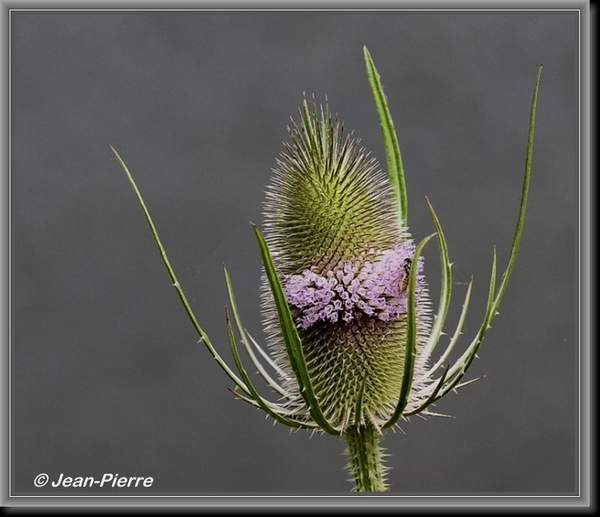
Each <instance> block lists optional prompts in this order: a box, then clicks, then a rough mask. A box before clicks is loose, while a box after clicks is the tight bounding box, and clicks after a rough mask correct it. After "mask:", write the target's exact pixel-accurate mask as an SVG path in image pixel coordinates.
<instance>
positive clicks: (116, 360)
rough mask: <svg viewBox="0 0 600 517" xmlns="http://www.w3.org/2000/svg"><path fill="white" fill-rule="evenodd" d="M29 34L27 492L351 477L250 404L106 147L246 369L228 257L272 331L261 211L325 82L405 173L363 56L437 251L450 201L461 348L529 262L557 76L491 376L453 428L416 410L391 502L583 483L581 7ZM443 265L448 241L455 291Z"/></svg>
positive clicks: (16, 176)
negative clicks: (210, 348) (534, 103)
mask: <svg viewBox="0 0 600 517" xmlns="http://www.w3.org/2000/svg"><path fill="white" fill-rule="evenodd" d="M12 38H13V39H12V45H13V46H12V77H11V81H12V110H13V111H12V152H13V154H12V175H11V181H12V185H11V194H12V260H13V262H12V266H13V268H12V282H13V283H12V324H13V327H12V328H13V335H12V403H13V405H12V411H13V413H12V416H13V419H12V426H13V427H12V430H13V434H12V451H13V457H12V459H13V467H14V468H13V482H14V485H13V488H14V489H15V490H16V491H17V492H18V493H23V494H24V493H34V494H41V493H49V494H52V495H57V494H59V493H65V494H69V495H73V493H74V492H73V490H67V489H65V490H63V491H59V490H58V489H49V490H47V491H45V492H44V491H36V490H35V488H34V486H33V479H34V477H35V476H36V475H37V474H39V473H42V472H45V473H47V474H48V475H49V476H50V478H51V479H56V477H58V475H59V474H60V473H64V474H65V475H67V476H97V477H99V476H101V475H102V474H103V473H106V472H109V473H119V474H121V475H128V476H134V475H135V476H153V477H154V479H155V481H154V485H153V488H152V490H150V491H148V490H146V491H142V492H143V493H145V494H148V493H159V492H160V493H170V494H178V493H203V492H292V493H300V492H304V493H307V492H318V493H322V492H341V493H344V492H346V491H347V490H349V489H350V487H351V485H350V484H349V483H348V481H347V478H348V472H347V471H345V470H344V467H345V464H346V459H345V457H344V454H343V453H344V444H343V443H342V442H341V441H339V440H336V439H335V438H333V437H330V436H320V435H314V436H311V435H310V433H308V432H297V433H293V434H290V432H289V430H288V429H287V428H284V427H283V426H281V425H273V424H272V422H271V421H269V420H266V419H265V417H264V415H263V414H262V413H261V412H258V411H256V410H254V409H252V408H251V407H250V406H247V405H246V404H244V403H243V402H240V401H237V400H235V399H234V397H233V396H232V395H231V393H229V392H228V391H227V389H226V388H227V387H231V386H232V383H231V382H230V381H228V379H227V378H226V377H225V375H224V374H223V373H222V372H221V370H220V369H219V368H218V367H217V365H216V364H215V362H214V361H213V360H212V359H211V358H210V357H209V354H208V353H207V351H206V350H205V349H204V348H203V347H202V346H201V345H197V344H196V341H197V336H196V335H195V333H194V330H193V328H192V326H191V325H190V323H189V320H188V319H187V316H186V314H185V313H184V311H183V308H182V307H181V305H180V303H179V301H178V298H177V296H176V294H175V292H174V290H173V288H172V287H171V285H170V282H169V279H168V277H167V274H166V272H165V270H164V267H163V265H162V263H161V261H160V258H159V255H158V253H157V251H156V249H155V247H154V243H153V241H152V239H151V236H150V233H149V231H148V228H147V226H146V223H145V221H144V219H143V216H142V213H141V211H140V208H139V206H138V204H137V202H136V200H135V198H134V196H133V193H132V191H131V189H130V187H129V185H128V183H127V181H126V179H125V177H124V175H123V173H122V172H121V170H120V168H119V166H118V164H117V163H116V161H115V160H114V158H113V157H112V155H111V152H110V150H109V148H108V145H109V144H112V145H113V146H114V147H115V148H116V149H117V150H118V151H119V152H120V153H121V155H122V156H123V158H124V159H125V161H126V162H127V164H128V165H129V167H130V169H131V171H132V172H133V173H134V175H135V177H136V179H137V181H138V184H139V187H140V189H141V190H142V192H143V194H144V196H145V198H146V202H147V205H148V206H149V208H150V210H151V212H152V214H153V216H154V218H155V222H156V224H157V226H158V229H159V231H160V233H161V235H162V237H163V240H164V244H165V245H166V247H167V250H168V252H169V254H170V258H171V260H172V263H173V265H174V267H175V269H176V271H177V273H178V274H179V279H180V281H181V283H182V285H183V286H184V288H185V290H186V292H187V293H188V295H189V297H190V301H191V303H192V305H193V308H194V309H195V311H196V313H197V315H198V317H199V319H200V322H201V323H202V325H203V326H204V327H205V330H206V331H207V332H208V334H209V335H210V336H211V338H212V340H213V342H214V343H215V345H216V346H217V348H218V349H219V350H220V351H222V352H223V354H224V355H225V356H226V357H227V358H228V359H229V358H230V355H229V352H228V345H227V339H226V332H225V322H224V307H225V305H226V303H227V301H226V292H225V286H224V281H223V277H222V270H221V264H222V263H223V262H224V263H225V264H226V265H227V267H228V270H229V272H230V274H231V276H232V280H233V282H234V287H235V289H236V294H237V297H238V303H239V305H240V307H241V310H242V315H243V318H244V322H245V325H246V326H247V327H248V328H249V330H250V332H251V333H252V334H253V335H254V336H256V337H257V338H260V339H261V340H262V338H263V335H262V331H261V318H260V307H259V285H260V270H261V263H260V258H259V254H258V249H257V246H256V243H255V240H254V235H253V232H252V229H251V226H250V224H249V222H250V221H252V222H255V223H259V224H260V223H261V222H262V215H261V210H262V206H261V205H262V202H263V199H264V190H265V186H266V185H267V184H268V182H269V180H270V176H271V168H272V167H274V166H275V159H276V157H277V155H278V154H279V153H280V152H281V150H282V142H283V141H285V140H286V139H287V130H286V126H287V124H288V122H289V117H290V116H296V115H297V107H298V106H299V104H300V103H301V100H302V92H303V91H306V92H307V93H308V94H312V93H314V94H315V95H316V97H317V99H319V100H323V99H324V96H325V95H327V96H328V99H329V103H330V107H331V109H332V111H334V112H336V113H338V114H339V117H340V118H341V119H342V120H343V121H344V124H345V127H346V128H347V129H349V130H354V131H355V134H356V136H358V137H360V138H361V139H362V143H363V144H364V145H365V146H366V147H367V148H368V149H369V150H371V151H372V153H373V154H374V155H375V156H377V157H378V159H379V160H380V162H384V161H385V160H384V155H383V149H382V144H381V137H380V133H379V126H378V121H377V117H376V113H375V110H374V106H373V101H372V98H371V94H370V91H369V89H368V83H367V80H366V75H365V70H364V62H363V56H362V44H363V43H364V44H367V46H368V47H369V49H370V51H371V53H372V56H373V58H374V60H375V63H376V66H377V67H378V69H379V72H380V73H381V76H382V82H383V84H384V86H385V89H386V93H387V95H388V98H389V101H390V107H391V110H392V115H393V117H394V121H395V125H396V128H397V131H398V135H399V139H400V142H401V149H402V152H403V159H404V165H405V169H406V174H407V184H408V189H409V201H410V205H409V217H410V220H409V222H410V226H411V231H412V233H413V235H414V236H415V238H416V239H419V240H420V239H421V238H423V237H424V236H426V235H428V234H430V233H431V232H432V231H433V225H432V223H431V220H430V218H429V215H428V212H427V209H426V204H425V196H427V197H428V198H429V199H430V200H431V202H432V203H433V205H434V207H435V208H436V211H437V213H438V215H439V217H440V219H441V221H442V225H443V228H444V230H445V233H446V237H447V239H448V242H449V246H450V254H451V259H452V261H453V263H454V269H453V271H454V275H455V277H454V298H453V307H454V309H453V312H452V313H451V315H450V318H449V322H450V325H449V326H448V332H450V331H452V330H453V328H454V324H455V321H456V317H457V311H458V309H459V308H460V306H461V304H462V297H463V296H464V292H465V284H466V283H467V282H468V281H469V279H470V278H471V275H473V277H474V280H475V289H474V296H473V301H472V307H471V310H470V317H469V319H468V320H467V324H466V327H465V335H464V340H463V345H466V344H467V343H469V342H470V340H471V338H472V336H473V335H474V333H475V332H476V330H477V328H478V324H479V322H480V320H481V317H482V314H483V305H482V302H483V301H484V299H485V296H486V289H487V282H488V279H489V271H490V266H491V259H492V250H493V246H494V245H496V246H497V247H498V251H499V261H500V267H502V268H503V267H504V266H505V264H506V259H507V253H508V250H509V248H510V243H511V239H512V233H513V229H514V224H515V221H516V215H517V209H518V202H519V196H520V189H521V180H522V171H523V163H524V154H525V144H526V136H527V124H528V116H529V107H530V102H531V93H532V89H533V83H534V79H535V74H536V72H537V68H538V66H539V65H540V63H542V64H543V65H544V71H543V76H542V82H541V89H540V97H539V105H538V119H537V121H538V125H537V133H536V142H535V153H534V161H533V178H532V184H531V196H530V204H529V209H528V214H527V220H526V224H525V232H524V235H523V243H522V246H521V250H520V253H519V257H518V261H517V266H516V269H515V271H514V275H513V278H512V282H511V285H510V286H509V290H508V294H507V295H506V297H505V299H504V302H503V305H502V307H501V310H500V315H499V317H498V318H497V319H496V320H495V321H494V324H493V328H492V330H491V331H490V333H489V334H488V336H487V337H486V339H485V341H484V343H483V346H482V348H481V351H480V353H479V359H478V360H477V361H476V362H475V364H474V366H473V368H472V370H471V371H470V372H469V376H468V378H473V377H477V376H480V375H485V379H483V380H482V381H480V382H478V383H476V384H475V385H472V386H469V387H467V388H465V389H463V390H461V391H460V392H459V393H458V394H450V395H448V396H447V397H446V398H444V399H443V400H442V401H441V402H440V403H438V404H437V405H436V408H435V409H436V410H437V411H439V412H441V413H444V414H447V415H451V416H452V417H453V418H451V419H449V418H429V419H427V420H423V419H420V418H413V419H411V420H410V421H409V422H404V423H402V426H401V427H402V432H396V433H388V434H387V435H386V438H385V440H384V442H383V444H384V446H385V447H386V449H387V451H388V453H389V454H390V455H391V457H390V459H389V463H388V464H389V466H390V467H392V469H391V471H390V475H389V480H390V483H391V486H392V489H393V490H394V491H398V492H404V493H406V492H418V493H425V494H429V493H465V492H466V493H482V492H483V493H496V494H497V493H505V492H511V493H519V494H522V493H532V492H536V493H538V492H542V493H548V492H551V493H572V492H573V491H574V490H575V489H576V484H577V475H576V469H577V446H578V442H577V432H578V422H577V412H578V407H577V403H578V402H577V398H576V397H577V387H578V377H577V372H578V368H577V358H578V345H579V341H578V323H577V321H578V319H577V318H578V289H577V287H578V286H577V278H578V277H577V273H578V269H577V263H578V262H577V260H578V244H577V243H578V240H577V236H578V214H579V209H578V173H579V171H578V72H579V70H578V19H577V13H576V12H570V13H569V12H555V13H543V12H537V13H526V12H520V13H476V12H463V13H460V12H449V13H436V12H429V13H418V12H379V13H360V12H346V13H341V12H337V13H327V12H312V13H311V12H287V13H281V12H279V13H276V12H227V13H217V12H170V13H168V12H154V13H152V12H137V13H126V12H116V13H110V12H108V13H89V12H88V13H68V12H62V13H60V12H57V13H50V12H49V13H42V12H39V13H13V17H12ZM437 253H438V251H437V247H436V246H435V245H434V244H433V243H432V244H430V245H429V246H428V250H427V255H426V256H427V257H428V258H427V260H428V270H427V273H428V280H429V282H430V284H431V292H432V297H433V299H434V301H436V300H437V292H438V288H437V286H438V281H439V273H438V272H437V270H438V267H437V262H436V260H437ZM502 270H503V269H502ZM445 342H447V341H443V343H445ZM138 492H139V491H138ZM102 493H103V494H104V493H107V492H106V490H104V491H103V492H102ZM120 493H123V492H120Z"/></svg>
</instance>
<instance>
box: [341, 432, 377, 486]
mask: <svg viewBox="0 0 600 517" xmlns="http://www.w3.org/2000/svg"><path fill="white" fill-rule="evenodd" d="M344 438H345V440H346V443H347V445H348V457H349V459H350V462H349V465H348V468H349V470H350V472H352V478H353V481H354V489H355V490H356V491H357V492H384V491H385V490H387V486H386V484H385V481H384V475H385V469H384V467H383V461H382V460H383V455H382V453H381V448H380V447H379V440H380V439H381V433H380V432H379V431H378V430H377V429H375V428H374V427H372V426H365V425H353V426H351V427H349V428H348V429H347V430H346V431H345V432H344Z"/></svg>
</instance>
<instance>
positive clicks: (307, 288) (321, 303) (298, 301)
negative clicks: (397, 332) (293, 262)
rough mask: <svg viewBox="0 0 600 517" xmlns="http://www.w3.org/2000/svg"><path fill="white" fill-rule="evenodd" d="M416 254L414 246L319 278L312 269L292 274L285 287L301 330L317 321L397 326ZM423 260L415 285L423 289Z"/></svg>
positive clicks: (399, 247) (401, 247)
mask: <svg viewBox="0 0 600 517" xmlns="http://www.w3.org/2000/svg"><path fill="white" fill-rule="evenodd" d="M414 253H415V245H414V243H413V242H412V241H405V242H403V243H402V244H399V245H397V246H394V247H393V248H391V249H389V250H386V251H384V252H382V253H379V254H378V255H375V257H374V258H373V259H371V260H362V261H361V260H357V261H355V262H345V263H340V264H339V265H338V266H337V267H335V268H334V269H333V270H329V271H327V272H326V273H325V276H323V275H319V274H317V273H315V272H314V270H313V269H307V270H304V271H302V272H301V273H299V274H295V275H290V276H289V277H288V279H287V281H286V283H285V294H286V297H287V300H288V303H289V304H290V305H291V306H293V307H295V308H297V309H299V310H300V312H299V315H298V317H297V318H296V322H297V323H298V325H299V326H300V327H301V328H303V329H306V328H309V327H310V326H312V325H313V324H315V323H316V322H318V321H324V322H330V323H338V322H340V323H341V322H346V323H350V322H352V321H353V320H355V319H360V318H364V317H367V318H371V319H379V320H382V321H393V320H397V319H399V318H400V316H401V315H402V314H406V312H407V309H406V302H407V296H408V290H407V288H406V287H407V285H408V274H409V272H410V267H411V264H412V258H413V256H414ZM422 270H423V259H422V258H420V259H419V264H418V269H417V274H418V276H417V283H418V284H422V282H423V277H422V275H421V273H422Z"/></svg>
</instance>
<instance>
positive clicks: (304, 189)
mask: <svg viewBox="0 0 600 517" xmlns="http://www.w3.org/2000/svg"><path fill="white" fill-rule="evenodd" d="M290 138H291V144H287V145H286V151H285V152H284V153H283V154H282V156H281V159H280V160H279V161H278V167H277V168H276V169H275V171H274V178H273V183H272V185H271V186H270V188H269V190H268V193H267V202H266V209H265V216H266V241H267V244H268V246H269V249H270V251H271V255H272V257H273V262H274V265H275V267H276V269H277V271H278V274H279V275H280V277H281V278H282V281H283V286H284V292H285V296H286V300H287V303H288V305H289V307H290V309H291V313H292V316H293V318H294V322H295V324H296V326H297V330H298V334H299V336H300V339H301V342H302V348H303V351H304V354H305V356H306V361H307V365H308V369H309V375H310V377H311V378H312V379H313V380H314V389H315V395H316V397H317V399H318V400H319V401H320V403H321V405H322V408H323V412H324V414H325V416H326V417H327V418H328V419H329V420H330V421H331V422H332V423H333V425H334V426H335V427H336V428H339V429H340V430H341V431H343V429H345V428H346V427H347V426H348V425H352V424H362V423H365V422H368V423H369V424H371V425H374V426H375V427H377V428H379V427H381V426H382V425H383V424H384V423H385V422H386V421H387V420H388V419H389V418H390V416H391V415H392V414H393V412H394V410H395V408H396V404H397V401H398V400H397V399H398V393H399V392H400V386H401V382H402V374H403V365H404V359H405V352H406V342H407V333H406V315H407V300H408V285H409V282H408V281H409V274H410V270H411V268H413V267H415V268H416V269H417V307H418V309H417V311H418V314H419V318H418V332H419V335H420V340H419V341H420V342H421V343H422V342H423V341H424V336H425V332H426V331H427V329H428V328H429V308H428V297H427V291H426V287H425V279H424V276H423V274H422V273H423V259H422V258H420V259H419V260H418V261H417V262H415V264H414V265H413V258H414V254H415V248H416V247H415V244H414V242H413V241H412V240H411V239H410V237H409V235H408V233H407V231H406V229H405V228H404V227H403V226H402V224H401V221H400V220H399V218H398V217H397V215H396V213H395V212H394V210H393V206H392V194H391V190H390V186H389V183H388V180H387V177H386V176H385V175H384V174H383V173H382V172H381V170H380V169H379V167H378V165H377V163H376V161H375V160H373V159H370V158H369V156H368V154H367V153H366V152H365V150H364V149H362V148H360V147H359V141H358V140H357V139H355V138H353V137H352V135H347V136H345V135H344V131H343V128H342V126H341V124H340V123H339V122H338V121H337V120H334V119H332V117H331V116H330V114H329V109H328V106H327V105H325V106H324V107H321V108H320V109H318V108H317V106H316V104H315V102H314V100H313V104H312V109H311V108H310V107H309V105H308V103H307V102H306V99H305V100H304V105H303V109H302V110H301V118H300V122H299V123H297V124H296V123H293V124H292V127H291V129H290ZM265 293H266V296H265V302H264V305H265V315H266V320H267V329H268V332H269V334H270V341H271V344H272V346H273V347H274V349H275V354H276V356H277V358H278V360H279V363H280V366H282V368H283V369H284V370H287V375H286V376H285V378H286V379H292V380H291V382H286V388H287V389H288V391H290V392H294V391H296V392H297V391H298V388H297V386H296V385H295V382H294V380H293V376H290V375H289V373H290V372H289V368H287V357H286V350H285V346H284V345H283V343H282V338H281V332H280V328H279V325H278V314H277V311H276V310H275V309H274V307H273V301H272V296H271V295H270V290H269V289H266V290H265ZM363 383H364V391H363V393H364V395H363V396H364V400H363V404H364V410H363V411H362V412H361V413H362V415H361V416H359V418H360V420H359V421H356V416H357V415H356V414H355V408H356V404H357V397H358V396H359V393H360V391H361V386H363ZM415 387H418V388H419V389H422V386H420V385H419V383H415ZM292 399H293V400H298V399H299V397H297V396H296V397H292ZM292 407H293V404H292Z"/></svg>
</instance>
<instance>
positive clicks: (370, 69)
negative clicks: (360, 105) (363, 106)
mask: <svg viewBox="0 0 600 517" xmlns="http://www.w3.org/2000/svg"><path fill="white" fill-rule="evenodd" d="M363 52H364V56H365V64H366V66H367V77H368V79H369V85H370V87H371V92H372V94H373V99H374V100H375V107H376V109H377V115H378V116H379V123H380V124H381V133H382V135H383V145H384V148H385V156H386V160H387V173H388V179H389V182H390V186H391V187H392V193H393V199H394V202H395V205H396V213H397V214H398V218H399V219H400V222H401V224H402V225H403V226H405V227H408V196H407V194H406V182H405V180H404V168H403V167H402V156H401V154H400V145H399V144H398V137H397V136H396V130H395V129H394V122H393V121H392V115H391V114H390V110H389V108H388V105H387V99H386V96H385V93H383V87H382V86H381V82H380V80H379V74H378V73H377V69H376V68H375V64H374V63H373V59H372V58H371V54H370V53H369V51H368V49H367V47H366V46H363Z"/></svg>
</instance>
